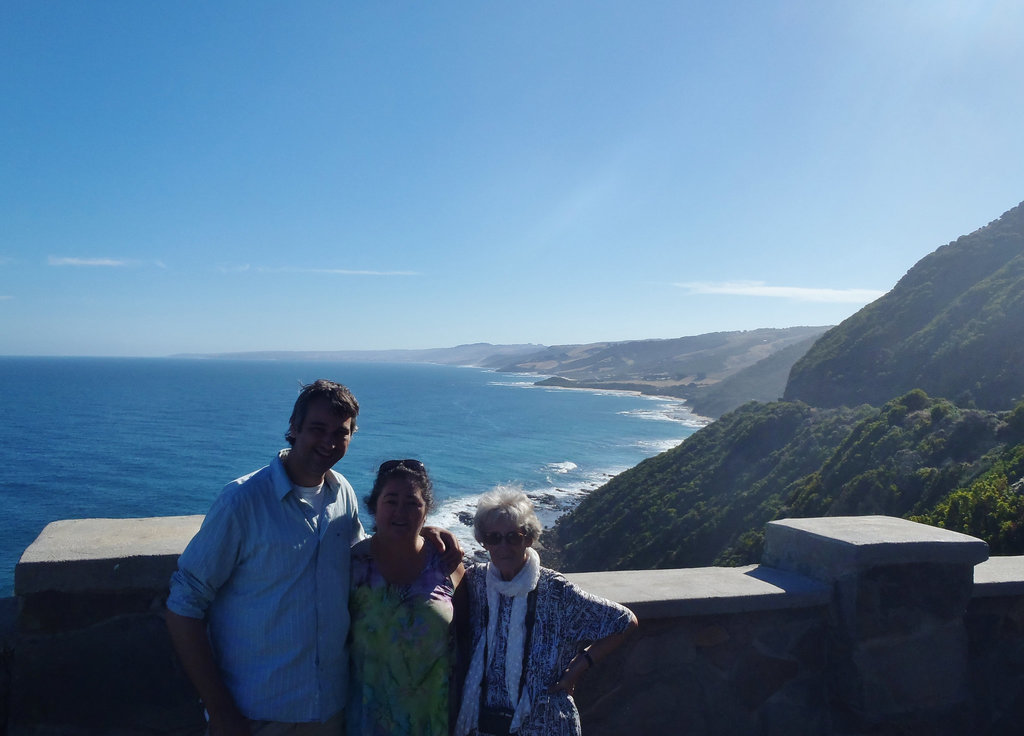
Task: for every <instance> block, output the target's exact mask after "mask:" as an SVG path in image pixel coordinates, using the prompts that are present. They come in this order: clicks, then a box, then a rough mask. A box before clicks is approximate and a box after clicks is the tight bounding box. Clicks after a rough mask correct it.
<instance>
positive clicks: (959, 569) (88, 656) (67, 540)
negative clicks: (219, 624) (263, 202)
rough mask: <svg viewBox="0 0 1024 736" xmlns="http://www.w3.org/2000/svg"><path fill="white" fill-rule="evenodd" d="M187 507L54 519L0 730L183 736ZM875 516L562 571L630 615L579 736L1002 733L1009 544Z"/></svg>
mask: <svg viewBox="0 0 1024 736" xmlns="http://www.w3.org/2000/svg"><path fill="white" fill-rule="evenodd" d="M200 520H201V517H168V518H159V519H129V520H102V519H86V520H78V521H64V522H55V523H54V524H51V525H50V526H48V527H47V528H46V529H45V530H44V531H43V533H42V534H41V535H40V537H39V539H37V540H36V542H35V543H33V544H32V545H31V546H30V547H29V549H28V550H26V552H25V555H24V556H23V557H22V560H21V562H20V563H19V565H18V568H17V571H16V575H15V593H16V596H15V598H13V599H6V600H3V601H0V665H2V666H0V733H2V732H3V729H4V728H6V734H9V735H10V736H29V735H31V736H44V735H45V736H51V735H54V734H68V735H69V736H93V735H94V734H116V735H118V736H136V735H138V736H141V735H142V734H147V735H152V734H181V735H182V736H184V735H185V734H201V733H202V732H203V721H202V717H201V710H200V707H199V704H198V701H197V699H196V696H195V694H194V692H193V691H192V689H191V687H190V685H189V683H188V682H187V680H186V678H185V677H184V676H183V674H182V673H181V671H180V669H179V667H178V664H177V661H176V659H175V657H174V654H173V652H172V650H171V647H170V642H169V640H168V637H167V634H166V631H165V629H164V623H163V605H162V604H163V598H164V596H165V595H166V582H167V579H168V578H169V576H170V573H171V571H172V570H173V569H174V565H175V560H176V558H177V554H178V553H179V552H180V550H181V549H182V548H183V547H184V545H185V543H186V542H187V541H188V539H189V538H190V537H191V536H192V534H193V533H194V532H195V529H196V528H197V526H198V524H199V522H200ZM987 556H988V551H987V547H986V546H985V544H984V543H983V542H981V541H980V540H977V539H973V538H971V537H966V536H964V535H960V534H955V533H952V532H947V531H944V530H941V529H934V528H931V527H925V526H922V525H919V524H914V523H912V522H908V521H904V520H900V519H891V518H887V517H856V518H829V519H800V520H785V521H780V522H772V523H771V524H770V525H769V527H768V530H767V538H766V550H765V558H764V560H763V564H762V565H756V566H748V567H742V568H697V569H687V570H649V571H637V572H615V573H584V574H576V575H571V576H570V577H571V578H572V579H573V580H574V581H575V582H577V583H579V584H580V585H581V586H582V587H584V588H585V589H587V590H590V591H591V592H594V593H596V594H598V595H602V596H605V597H608V598H612V599H614V600H617V601H620V602H622V603H624V604H625V605H628V606H629V607H630V608H632V609H633V610H634V611H635V612H636V613H637V616H638V617H639V619H640V629H639V630H638V632H637V633H636V634H635V635H634V636H633V637H632V638H631V639H630V640H629V641H628V642H627V644H626V645H624V646H623V647H622V648H621V649H619V650H618V651H616V652H615V653H614V654H613V655H612V656H610V657H609V658H608V659H607V660H605V661H603V662H601V663H600V665H599V666H598V667H597V668H596V669H595V670H594V671H592V672H590V673H588V675H587V676H586V677H585V678H584V681H583V682H582V683H581V684H580V686H579V688H578V690H577V701H578V703H579V706H580V710H581V713H582V718H583V725H584V732H585V733H587V734H588V736H605V735H609V736H610V735H611V734H616V735H618V734H626V733H629V734H659V735H660V734H675V733H679V734H688V735H689V736H704V735H708V736H710V735H715V736H717V735H719V734H721V735H726V734H729V735H732V734H735V735H737V736H742V735H745V734H759V735H760V734H763V735H766V736H767V735H775V734H780V735H782V734H785V735H786V736H802V735H804V734H806V735H807V736H811V735H815V736H817V735H821V736H826V735H828V736H832V735H835V736H855V735H856V736H860V735H866V734H893V735H896V734H928V736H943V735H946V734H948V735H949V736H953V735H954V734H956V735H957V736H960V735H962V734H991V735H992V736H1000V735H1002V734H1010V733H1013V734H1017V733H1019V732H1020V724H1021V723H1024V558H994V559H992V560H987V561H985V560H986V558H987Z"/></svg>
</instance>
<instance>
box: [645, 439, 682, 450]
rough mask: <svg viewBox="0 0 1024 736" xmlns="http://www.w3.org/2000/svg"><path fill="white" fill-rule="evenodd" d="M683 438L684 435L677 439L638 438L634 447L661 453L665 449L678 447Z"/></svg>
mask: <svg viewBox="0 0 1024 736" xmlns="http://www.w3.org/2000/svg"><path fill="white" fill-rule="evenodd" d="M685 439H686V438H685V437H680V438H679V439H677V440H671V439H669V440H639V441H638V442H637V443H636V447H640V448H643V449H644V450H653V451H654V452H655V453H661V452H665V450H672V449H674V448H676V447H679V445H680V444H682V442H683V440H685Z"/></svg>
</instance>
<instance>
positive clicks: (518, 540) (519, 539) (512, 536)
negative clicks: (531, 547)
mask: <svg viewBox="0 0 1024 736" xmlns="http://www.w3.org/2000/svg"><path fill="white" fill-rule="evenodd" d="M481 537H482V538H483V543H484V544H486V545H488V546H490V547H497V546H498V545H499V544H501V543H502V542H505V544H507V545H508V546H509V547H519V546H520V545H522V544H523V542H525V541H526V532H523V531H520V530H516V531H514V532H507V533H505V534H502V533H501V532H487V533H485V534H482V535H481Z"/></svg>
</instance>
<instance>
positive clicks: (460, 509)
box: [427, 467, 626, 560]
mask: <svg viewBox="0 0 1024 736" xmlns="http://www.w3.org/2000/svg"><path fill="white" fill-rule="evenodd" d="M623 470H626V468H625V467H623V468H621V469H616V470H615V471H600V472H595V471H592V472H589V473H585V474H583V477H582V478H580V479H579V480H577V481H575V482H573V483H571V484H565V485H561V484H559V485H556V484H554V483H552V484H550V485H548V486H544V487H541V488H524V489H523V490H524V492H525V493H526V495H527V496H529V498H530V500H531V501H533V505H534V509H535V510H536V512H537V518H538V519H540V523H541V525H542V526H543V527H544V528H545V529H550V528H551V527H552V526H554V524H555V522H556V521H557V520H558V518H559V517H560V516H562V515H563V514H565V513H567V512H568V511H571V510H572V509H574V508H576V506H578V505H579V503H580V501H582V500H583V499H584V498H586V497H587V496H588V495H589V494H590V493H591V492H592V491H594V490H595V489H596V488H598V487H599V486H601V485H603V484H604V483H606V482H607V481H608V480H609V479H610V478H611V477H613V476H614V475H615V474H616V473H618V472H622V471H623ZM479 497H480V496H479V494H472V495H468V496H461V497H458V498H452V499H448V500H445V501H442V502H441V503H440V504H439V506H438V508H437V509H436V510H435V511H434V512H433V513H432V514H431V515H430V518H429V520H428V522H427V523H428V524H431V525H433V526H439V527H442V528H444V529H449V530H450V531H451V532H452V533H453V534H454V535H455V538H456V539H458V540H459V544H461V545H462V549H463V551H464V552H465V553H466V556H467V557H470V558H472V559H476V560H486V559H487V554H486V552H485V551H484V548H483V546H482V545H481V544H480V543H479V542H477V541H476V539H475V538H474V537H473V515H474V514H475V513H476V503H477V500H478V499H479ZM543 541H544V540H543V536H542V537H541V543H542V544H543Z"/></svg>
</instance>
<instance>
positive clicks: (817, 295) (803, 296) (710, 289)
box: [674, 281, 885, 304]
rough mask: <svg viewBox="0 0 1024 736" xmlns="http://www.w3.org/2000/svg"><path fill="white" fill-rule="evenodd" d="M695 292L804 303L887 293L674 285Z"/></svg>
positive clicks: (857, 300) (751, 284)
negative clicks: (790, 300)
mask: <svg viewBox="0 0 1024 736" xmlns="http://www.w3.org/2000/svg"><path fill="white" fill-rule="evenodd" d="M674 286H678V287H679V288H681V289H686V290H687V291H689V292H690V293H691V294H721V295H726V296H758V297H767V298H771V299H792V300H794V301H801V302H830V303H841V304H867V303H868V302H872V301H874V300H875V299H877V298H878V297H880V296H882V295H883V294H884V293H885V292H884V291H878V290H877V289H812V288H807V287H804V286H769V285H768V284H766V283H764V282H763V281H720V282H709V281H687V282H683V283H677V284H674Z"/></svg>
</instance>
